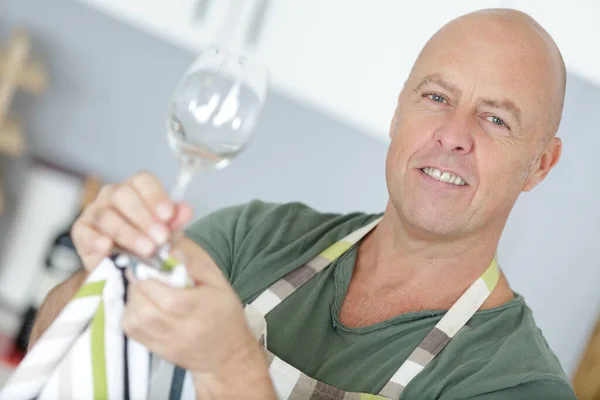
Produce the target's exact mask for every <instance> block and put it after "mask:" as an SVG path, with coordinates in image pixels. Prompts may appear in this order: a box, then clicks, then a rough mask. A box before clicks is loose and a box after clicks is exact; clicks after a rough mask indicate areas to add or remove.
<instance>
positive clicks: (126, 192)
mask: <svg viewBox="0 0 600 400" xmlns="http://www.w3.org/2000/svg"><path fill="white" fill-rule="evenodd" d="M192 216H193V211H192V208H191V207H190V206H189V205H188V204H186V203H174V202H172V201H171V200H170V199H169V196H168V194H167V192H166V191H165V190H164V188H163V186H162V185H161V184H160V182H159V181H158V180H157V179H156V178H155V177H154V176H153V175H151V174H149V173H146V172H144V173H139V174H136V175H134V176H132V177H131V178H129V179H127V180H126V181H124V182H122V183H119V184H114V185H106V186H104V187H103V188H102V190H100V193H99V194H98V197H97V198H96V199H95V200H94V201H93V202H92V203H91V204H89V205H88V206H87V207H86V208H85V210H84V211H83V212H82V213H81V216H80V217H79V218H78V219H77V221H75V223H74V224H73V228H72V230H71V236H72V238H73V243H74V244H75V247H76V249H77V252H78V254H79V256H80V257H81V259H82V260H83V263H84V266H85V268H86V270H87V271H91V270H93V269H94V268H96V266H97V265H98V264H99V263H100V261H102V259H104V258H105V257H106V256H108V255H109V254H110V253H111V250H112V249H113V248H114V246H119V247H121V248H123V249H125V250H127V251H130V252H132V253H134V254H137V255H138V256H140V257H142V258H144V257H148V256H150V255H152V254H153V253H154V252H155V251H156V249H157V248H158V246H160V245H162V244H164V243H166V242H167V241H168V240H169V238H170V237H171V235H172V234H173V233H174V232H177V231H178V230H180V229H182V228H183V227H184V226H185V225H186V224H187V223H189V222H190V221H191V219H192Z"/></svg>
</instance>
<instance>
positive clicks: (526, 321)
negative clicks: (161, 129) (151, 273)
mask: <svg viewBox="0 0 600 400" xmlns="http://www.w3.org/2000/svg"><path fill="white" fill-rule="evenodd" d="M399 47H400V46H399ZM565 79H566V77H565V67H564V64H563V61H562V58H561V55H560V52H559V51H558V49H557V47H556V45H555V44H554V42H553V41H552V39H551V38H550V37H549V35H548V34H547V33H546V32H545V31H544V30H543V29H542V28H541V27H540V26H539V25H538V24H537V23H536V22H535V21H533V20H532V19H531V18H529V17H528V16H526V15H524V14H522V13H519V12H516V11H512V10H485V11H480V12H476V13H473V14H469V15H466V16H463V17H461V18H458V19H456V20H454V21H452V22H450V23H449V24H447V25H446V26H444V27H442V28H441V29H440V30H439V31H438V32H437V33H436V34H435V35H434V36H433V37H432V38H431V40H430V41H429V42H428V43H427V44H426V45H425V47H424V48H423V50H422V52H421V53H420V55H419V56H418V59H417V60H416V62H415V64H414V68H413V69H412V71H411V72H410V75H409V77H408V79H407V80H406V82H405V85H404V88H403V89H402V91H401V93H400V96H399V99H398V105H397V108H396V111H395V114H394V116H393V119H392V123H391V127H390V138H391V143H390V146H389V152H388V156H387V160H386V181H387V186H388V189H389V202H388V203H387V205H386V207H385V211H384V212H383V213H381V214H364V213H352V214H334V213H327V214H324V213H320V212H317V211H315V210H313V209H311V208H309V207H308V206H305V205H303V204H299V203H291V204H270V203H265V202H260V201H252V202H249V203H247V204H243V205H239V206H235V207H230V208H226V209H222V210H219V211H217V212H214V213H212V214H210V215H208V216H206V217H204V218H202V219H200V220H198V221H196V222H195V223H193V224H192V225H191V226H190V227H189V228H188V229H187V232H186V233H187V238H185V239H182V240H179V241H178V242H177V244H176V248H177V250H176V252H177V253H176V256H177V257H180V258H182V259H184V260H185V262H186V264H187V267H188V270H189V272H190V274H191V275H192V276H193V277H194V279H195V280H196V281H197V282H198V283H199V284H198V285H197V286H196V287H194V288H188V289H174V288H169V287H166V286H165V285H162V284H160V283H157V282H153V281H137V282H136V281H132V282H131V285H130V287H129V300H128V304H127V307H126V311H125V317H124V320H123V324H124V329H125V332H126V333H127V334H128V335H129V336H131V337H133V338H134V339H136V340H138V341H140V342H141V343H143V344H145V345H146V346H148V348H150V349H151V350H152V351H154V352H155V353H156V354H158V355H160V356H161V357H162V358H164V359H166V360H169V361H172V362H173V363H174V364H176V365H178V366H179V367H181V368H178V369H177V370H176V371H175V373H174V374H169V375H168V376H160V374H157V375H156V376H155V377H154V379H155V380H161V379H162V380H164V382H166V384H171V383H172V384H171V389H170V393H171V396H173V397H170V398H177V397H178V396H179V393H184V394H185V393H193V392H194V390H193V389H189V387H190V384H191V382H193V387H195V393H196V396H197V397H198V398H240V399H246V398H247V399H269V398H274V396H275V395H277V396H278V397H279V398H293V399H328V400H331V399H334V400H335V399H340V400H341V399H355V398H356V399H358V398H361V399H363V398H372V397H368V396H366V397H361V396H365V395H364V394H365V393H370V394H379V395H381V396H383V398H390V399H398V398H402V399H445V400H451V399H467V398H468V399H480V400H494V399H503V400H504V399H545V400H548V399H561V400H562V399H574V398H575V396H574V394H573V391H572V389H571V386H570V384H569V381H568V379H567V377H566V376H565V374H564V372H563V370H562V368H561V366H560V363H559V361H558V360H557V358H556V356H555V355H554V353H553V352H552V350H551V349H550V348H549V347H548V345H547V343H546V341H545V340H544V337H543V335H542V333H541V332H540V330H539V329H538V328H537V327H536V324H535V321H534V318H533V316H532V313H531V310H530V309H529V308H528V307H527V305H526V303H525V300H524V298H523V297H522V296H520V295H519V294H517V293H514V292H513V291H512V290H511V288H510V286H509V284H508V282H507V280H506V279H505V277H504V275H503V274H502V272H501V271H500V269H499V267H498V265H497V264H496V262H495V254H496V251H497V247H498V242H499V239H500V236H501V234H502V231H503V229H504V226H505V223H506V221H507V218H508V216H509V214H510V211H511V209H512V207H513V206H514V204H515V201H516V200H517V198H518V197H519V195H520V193H522V192H523V191H528V190H531V189H533V188H534V187H535V186H536V185H538V184H539V183H540V182H541V181H542V180H543V179H544V178H545V177H546V176H547V174H548V173H549V172H550V170H551V169H552V167H553V166H554V165H555V164H556V163H557V162H558V160H559V158H560V153H561V141H560V140H559V139H558V138H556V137H555V135H556V132H557V130H558V126H559V123H560V119H561V113H562V107H563V99H564V94H565ZM358 184H360V182H359V183H358ZM190 219H191V208H190V207H189V205H185V204H182V203H178V204H175V203H172V202H171V201H170V200H169V199H168V197H167V194H166V193H165V191H164V189H163V187H162V186H161V185H160V184H159V182H158V181H157V180H156V179H155V178H154V177H152V176H150V175H149V174H139V175H136V176H134V177H132V178H131V179H129V180H128V181H126V182H124V183H122V184H120V185H113V186H109V187H107V188H106V189H105V190H104V191H103V192H102V193H101V195H100V196H99V198H98V199H97V200H96V202H95V203H94V204H92V205H91V206H90V207H88V209H87V210H86V211H85V212H84V213H83V214H82V216H81V218H80V219H79V220H78V222H77V223H76V224H75V227H74V229H73V236H74V240H75V242H76V244H77V246H78V250H79V252H80V254H81V256H82V258H83V259H84V262H85V264H86V268H87V269H88V271H89V270H91V269H93V268H94V267H95V266H96V265H97V264H98V263H99V261H100V260H102V259H103V258H105V257H106V256H107V255H108V254H109V252H110V250H111V248H112V246H113V245H115V244H116V245H119V246H121V247H124V248H127V249H129V250H131V251H134V252H137V253H138V254H140V255H142V256H146V255H148V254H150V253H151V252H152V251H154V249H156V247H157V246H158V245H160V244H162V243H164V242H165V241H166V240H168V238H169V237H170V236H171V235H172V234H173V232H176V231H177V230H178V229H180V228H181V227H182V226H183V225H184V224H186V223H187V222H188V221H189V220H190ZM535 268H543V266H535ZM82 276H83V275H81V276H79V277H74V278H73V279H72V280H70V281H68V282H66V283H65V284H64V285H62V286H60V287H58V288H57V289H55V291H54V292H53V293H52V294H51V295H50V296H49V298H48V300H47V302H46V304H45V305H44V307H43V308H42V311H41V312H40V317H39V320H38V322H37V326H36V329H35V330H34V334H33V337H32V342H33V341H35V338H36V337H37V336H39V334H40V332H41V331H43V329H44V327H45V326H47V324H48V322H49V321H51V320H52V318H53V317H54V315H56V312H57V310H58V309H60V307H61V306H62V305H63V304H64V302H65V301H66V299H68V298H69V297H70V296H72V293H73V291H74V290H75V289H76V288H77V286H78V284H79V282H81V278H82ZM239 299H241V300H242V301H241V302H240V301H239ZM242 305H248V307H247V308H246V311H247V312H246V314H244V312H243V310H244V308H243V306H242ZM244 315H246V316H248V315H254V316H256V315H258V316H259V317H260V316H261V315H262V316H264V317H265V319H266V322H267V327H268V335H267V349H268V350H267V351H266V354H267V357H263V354H264V353H263V349H262V348H261V347H260V346H259V344H258V343H257V341H256V340H255V339H254V336H253V335H252V334H251V332H250V330H249V329H248V327H247V325H246V323H245V319H244ZM184 369H185V370H187V372H188V373H189V374H188V375H187V376H188V377H190V378H189V379H187V378H186V379H184V374H185V371H184ZM171 375H172V376H173V377H172V376H171ZM171 379H172V380H171ZM177 382H179V383H177ZM186 382H187V383H186ZM186 385H187V386H186ZM186 387H187V389H186ZM190 390H191V391H190ZM360 393H363V394H362V395H361V394H360ZM192 397H193V396H192Z"/></svg>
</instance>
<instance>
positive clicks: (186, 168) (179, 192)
mask: <svg viewBox="0 0 600 400" xmlns="http://www.w3.org/2000/svg"><path fill="white" fill-rule="evenodd" d="M193 174H194V169H193V168H192V167H191V166H190V165H187V163H186V162H182V163H181V164H180V165H179V171H177V181H176V182H175V186H173V188H172V189H171V200H172V201H174V202H176V203H178V202H180V201H182V200H183V198H184V195H185V190H186V189H187V187H188V185H189V183H190V181H191V180H192V175H193Z"/></svg>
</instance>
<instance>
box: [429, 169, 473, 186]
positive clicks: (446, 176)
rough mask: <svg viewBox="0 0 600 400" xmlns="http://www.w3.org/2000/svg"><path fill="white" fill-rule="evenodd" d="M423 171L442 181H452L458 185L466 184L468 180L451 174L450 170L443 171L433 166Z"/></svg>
mask: <svg viewBox="0 0 600 400" xmlns="http://www.w3.org/2000/svg"><path fill="white" fill-rule="evenodd" d="M421 171H423V172H425V173H426V174H427V175H429V176H431V177H432V178H434V179H437V180H438V181H441V182H447V183H452V184H454V185H458V186H463V185H466V182H465V181H464V180H463V179H462V178H461V177H460V176H458V175H454V174H451V173H450V172H442V171H440V170H439V169H435V168H431V167H427V168H423V169H421Z"/></svg>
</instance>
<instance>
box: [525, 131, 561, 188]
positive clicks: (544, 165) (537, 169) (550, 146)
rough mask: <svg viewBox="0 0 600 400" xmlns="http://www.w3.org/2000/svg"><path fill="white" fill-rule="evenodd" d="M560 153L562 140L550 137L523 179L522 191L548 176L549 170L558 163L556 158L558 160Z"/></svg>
mask: <svg viewBox="0 0 600 400" xmlns="http://www.w3.org/2000/svg"><path fill="white" fill-rule="evenodd" d="M561 153H562V140H561V139H560V138H557V137H554V138H552V139H550V141H548V143H547V144H546V147H545V148H544V151H543V153H542V155H541V156H540V158H539V160H538V162H537V164H536V165H535V166H534V169H533V170H532V171H531V173H530V174H529V176H528V177H527V180H526V181H525V186H524V187H523V191H524V192H529V191H530V190H531V189H533V188H534V187H536V186H537V185H538V184H539V183H540V182H541V181H543V180H544V179H545V178H546V176H548V173H549V172H550V170H551V169H552V168H554V166H555V165H556V163H558V160H560V155H561Z"/></svg>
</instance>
